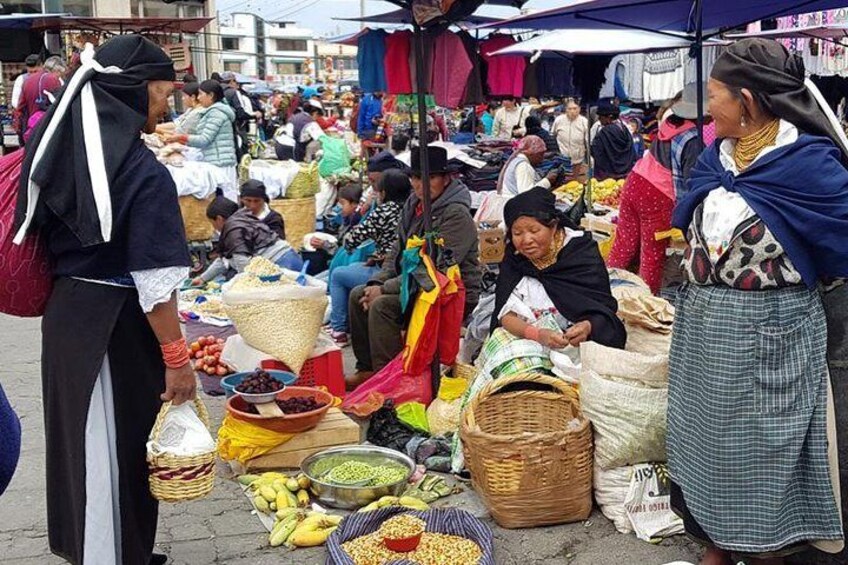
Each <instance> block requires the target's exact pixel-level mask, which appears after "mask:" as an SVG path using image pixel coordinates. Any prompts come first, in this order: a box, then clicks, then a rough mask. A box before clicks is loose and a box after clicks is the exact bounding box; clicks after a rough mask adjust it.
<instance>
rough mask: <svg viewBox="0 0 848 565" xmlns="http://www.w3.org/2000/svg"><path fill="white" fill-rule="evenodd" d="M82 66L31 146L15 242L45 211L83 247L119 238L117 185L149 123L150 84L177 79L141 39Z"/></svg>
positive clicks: (84, 58) (109, 46)
mask: <svg viewBox="0 0 848 565" xmlns="http://www.w3.org/2000/svg"><path fill="white" fill-rule="evenodd" d="M80 61H81V66H80V67H79V69H78V70H77V71H76V73H74V75H73V77H71V79H70V80H69V81H68V84H67V85H66V86H65V88H64V90H63V91H62V92H61V94H60V95H59V98H58V99H57V101H56V103H55V104H53V106H51V108H50V110H49V112H48V114H47V115H46V116H45V117H44V119H43V120H42V121H41V123H40V124H39V125H38V127H37V129H36V131H35V133H34V135H33V136H32V138H31V139H30V141H29V142H28V143H27V155H26V159H25V160H24V164H23V168H22V170H21V181H20V182H21V185H20V191H19V195H18V206H17V211H16V212H17V213H16V228H17V230H18V231H17V234H16V236H15V243H20V242H21V241H23V238H24V236H25V235H26V233H27V231H28V230H29V228H30V227H32V226H33V225H35V224H36V223H37V217H38V216H39V214H38V212H39V208H40V206H46V207H47V208H49V209H50V211H51V212H52V213H53V214H54V215H55V216H56V217H57V218H58V219H59V221H61V222H63V223H64V224H65V225H66V226H67V227H68V228H69V229H70V230H71V232H72V233H74V235H76V237H77V238H78V239H79V241H80V242H81V243H82V245H83V246H84V247H86V246H91V245H97V244H100V243H104V242H108V241H110V240H111V238H112V202H111V191H112V189H113V187H112V181H113V180H114V179H115V176H116V174H117V172H118V170H119V169H120V167H121V165H122V163H123V162H124V159H125V158H126V156H127V155H128V154H129V152H130V149H131V148H132V146H133V144H134V143H138V140H139V134H140V132H141V130H142V129H143V128H144V125H145V123H146V122H147V114H148V105H149V103H148V94H147V83H148V82H149V81H152V80H171V81H172V80H174V79H175V78H176V76H175V72H174V64H173V62H172V61H171V59H170V58H169V57H168V55H166V54H165V52H164V51H163V50H162V49H161V48H159V47H158V46H156V44H154V43H152V42H151V41H149V40H147V39H145V38H143V37H141V36H139V35H123V36H119V37H115V38H113V39H111V40H109V41H108V42H106V43H105V44H103V45H102V46H101V47H99V48H98V49H97V50H96V51H95V50H94V49H93V48H92V47H91V45H86V48H85V50H84V51H83V52H82V54H81V56H80Z"/></svg>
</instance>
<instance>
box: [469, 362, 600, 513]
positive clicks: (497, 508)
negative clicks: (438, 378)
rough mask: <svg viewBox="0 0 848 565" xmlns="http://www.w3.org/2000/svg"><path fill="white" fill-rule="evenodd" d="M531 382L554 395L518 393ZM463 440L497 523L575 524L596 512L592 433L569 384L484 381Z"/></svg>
mask: <svg viewBox="0 0 848 565" xmlns="http://www.w3.org/2000/svg"><path fill="white" fill-rule="evenodd" d="M526 384H531V385H548V386H550V387H552V388H553V391H549V390H513V389H516V388H519V389H520V388H521V386H520V385H526ZM509 385H514V386H511V387H510V389H509V391H508V392H501V391H502V389H504V388H505V387H507V386H509ZM535 388H539V387H538V386H536V387H535ZM542 388H547V387H542ZM575 419H577V421H578V422H577V423H576V425H575V423H572V421H573V420H575ZM460 438H461V439H462V443H463V448H464V452H465V461H466V465H467V466H468V469H469V471H471V480H472V483H473V485H474V489H475V490H476V491H477V493H478V494H479V495H480V498H481V499H482V500H483V503H484V504H485V505H486V507H487V508H488V509H489V511H490V512H491V514H492V517H493V518H494V519H495V521H496V522H497V523H498V524H499V525H500V526H502V527H504V528H529V527H534V526H545V525H550V524H561V523H565V522H577V521H581V520H585V519H586V518H588V517H589V514H590V513H591V512H592V429H591V426H590V424H589V421H588V420H586V418H584V417H583V414H582V413H581V411H580V406H579V401H578V400H577V395H576V393H575V391H574V389H573V388H572V387H571V386H570V385H569V384H568V383H566V382H564V381H562V380H560V379H557V378H555V377H550V376H547V375H542V374H524V375H515V376H511V377H503V378H500V379H497V380H495V381H493V382H491V383H489V384H487V385H486V386H485V387H483V388H482V389H481V391H480V393H479V394H478V395H477V396H476V397H474V398H473V399H472V400H471V403H470V404H469V405H468V407H467V408H466V409H465V412H464V413H463V415H462V423H461V427H460Z"/></svg>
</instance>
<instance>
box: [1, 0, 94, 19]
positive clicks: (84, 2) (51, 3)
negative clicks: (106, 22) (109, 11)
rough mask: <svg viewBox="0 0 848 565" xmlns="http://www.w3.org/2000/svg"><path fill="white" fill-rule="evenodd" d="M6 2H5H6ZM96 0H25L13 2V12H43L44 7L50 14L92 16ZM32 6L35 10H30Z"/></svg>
mask: <svg viewBox="0 0 848 565" xmlns="http://www.w3.org/2000/svg"><path fill="white" fill-rule="evenodd" d="M4 4H5V2H4ZM16 4H18V5H20V7H21V9H15V5H16ZM93 4H94V2H93V1H92V0H45V1H44V3H43V4H42V3H41V2H38V1H34V2H33V1H32V0H23V1H21V2H12V3H11V6H12V8H13V9H12V12H25V13H26V12H36V13H37V12H41V11H42V7H43V8H44V11H45V12H46V13H48V14H72V15H74V16H80V17H91V16H93V15H94V8H93ZM30 6H35V8H36V9H35V10H30V9H29V7H30Z"/></svg>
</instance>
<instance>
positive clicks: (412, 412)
mask: <svg viewBox="0 0 848 565" xmlns="http://www.w3.org/2000/svg"><path fill="white" fill-rule="evenodd" d="M395 411H396V412H397V415H398V420H400V421H401V422H403V423H404V424H406V425H407V426H409V427H410V428H412V429H413V430H415V431H417V432H422V433H425V434H427V435H430V425H429V424H428V423H427V409H426V408H425V407H424V405H423V404H421V403H420V402H404V403H403V404H401V405H399V406H398V407H397V408H395Z"/></svg>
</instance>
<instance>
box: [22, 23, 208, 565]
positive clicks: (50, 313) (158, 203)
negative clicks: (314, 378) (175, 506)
mask: <svg viewBox="0 0 848 565" xmlns="http://www.w3.org/2000/svg"><path fill="white" fill-rule="evenodd" d="M80 61H81V67H80V69H78V70H77V72H76V73H75V74H74V75H73V77H72V78H71V79H70V80H69V81H68V84H67V85H66V87H65V89H64V90H63V91H62V93H61V94H60V97H59V100H58V101H57V104H56V105H55V107H54V108H55V109H54V110H52V111H51V112H50V113H48V115H47V117H46V118H45V120H49V125H48V126H47V127H44V128H38V130H36V133H35V135H34V136H33V137H32V139H31V143H30V144H29V146H28V154H27V156H26V160H25V161H24V166H23V169H22V170H21V186H20V191H21V194H20V197H21V199H20V201H19V207H18V209H17V213H16V222H17V225H19V226H20V230H19V232H18V235H19V237H22V236H23V234H25V233H27V232H29V231H31V230H33V229H38V230H39V231H40V233H41V235H42V241H44V242H45V243H46V246H47V251H48V253H49V257H50V260H51V261H50V262H51V266H52V269H53V275H54V277H55V279H54V283H53V291H52V294H51V296H50V299H49V302H48V304H47V310H46V312H45V314H44V318H43V320H42V339H43V343H42V365H41V367H42V379H43V386H44V391H43V402H44V419H45V436H46V453H47V465H46V475H47V478H48V480H47V491H46V493H45V494H44V496H43V498H44V499H45V500H46V502H47V528H48V537H49V542H50V549H51V551H52V552H53V553H55V554H56V555H59V556H60V557H62V558H64V559H66V560H68V561H69V562H71V563H73V564H82V563H86V564H87V563H97V564H98V565H101V564H102V565H117V564H122V565H149V564H161V563H164V562H165V556H164V555H153V553H152V552H153V544H154V539H155V536H156V523H157V515H158V503H157V502H156V500H155V499H154V498H153V497H152V496H151V494H150V488H149V481H148V473H149V470H148V466H147V462H146V447H145V446H146V443H147V440H148V436H149V434H150V430H151V428H152V427H153V423H154V421H155V419H156V414H157V413H158V412H159V409H160V406H161V403H162V401H165V400H171V401H173V402H174V403H175V404H181V403H183V402H186V401H188V400H191V399H193V398H194V395H195V374H194V370H193V369H192V366H191V363H190V361H189V357H188V352H187V349H186V343H185V339H184V338H183V337H182V334H181V331H180V323H179V318H178V315H177V304H176V290H177V289H178V288H179V287H180V285H181V284H182V281H183V280H184V279H185V277H186V276H187V275H188V272H189V266H190V265H191V261H190V260H189V255H188V248H187V246H186V240H185V231H184V229H183V223H182V218H181V216H180V208H179V204H178V202H177V191H176V188H175V187H174V181H173V180H172V179H171V176H170V174H169V173H168V170H167V169H166V168H165V166H164V165H161V164H160V163H159V162H157V161H156V156H155V155H154V154H153V153H152V152H151V151H149V150H148V149H147V148H146V147H145V145H144V143H143V142H142V140H141V136H140V134H141V133H142V132H145V133H153V132H154V130H155V128H156V124H157V122H158V121H159V120H160V119H161V118H162V117H163V116H164V115H165V113H166V112H167V111H168V98H169V97H170V95H171V93H172V92H173V81H174V79H175V78H176V75H175V72H174V65H173V62H172V61H171V60H170V59H169V58H168V56H167V55H166V54H165V52H164V51H163V50H162V49H161V48H160V47H159V46H157V45H156V44H154V43H152V42H150V41H148V40H147V39H144V38H142V37H141V36H139V35H119V36H116V37H114V38H112V39H110V40H109V41H107V42H106V43H104V44H103V45H101V46H100V47H99V48H98V49H97V51H96V52H95V51H94V50H93V49H92V48H91V46H90V45H88V46H87V48H86V50H85V51H83V53H82V54H81V57H80ZM97 69H100V71H98V70H97ZM103 69H106V70H110V69H111V71H110V72H103V71H102V70H103ZM86 92H89V93H93V98H90V99H89V100H88V101H86V99H85V94H86ZM91 124H99V128H96V127H95V128H93V129H92V128H91V127H90V126H91ZM83 130H85V135H83ZM74 139H76V140H78V143H73V142H72V141H71V140H74ZM92 156H96V157H94V158H92ZM86 157H88V159H87V158H86Z"/></svg>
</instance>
